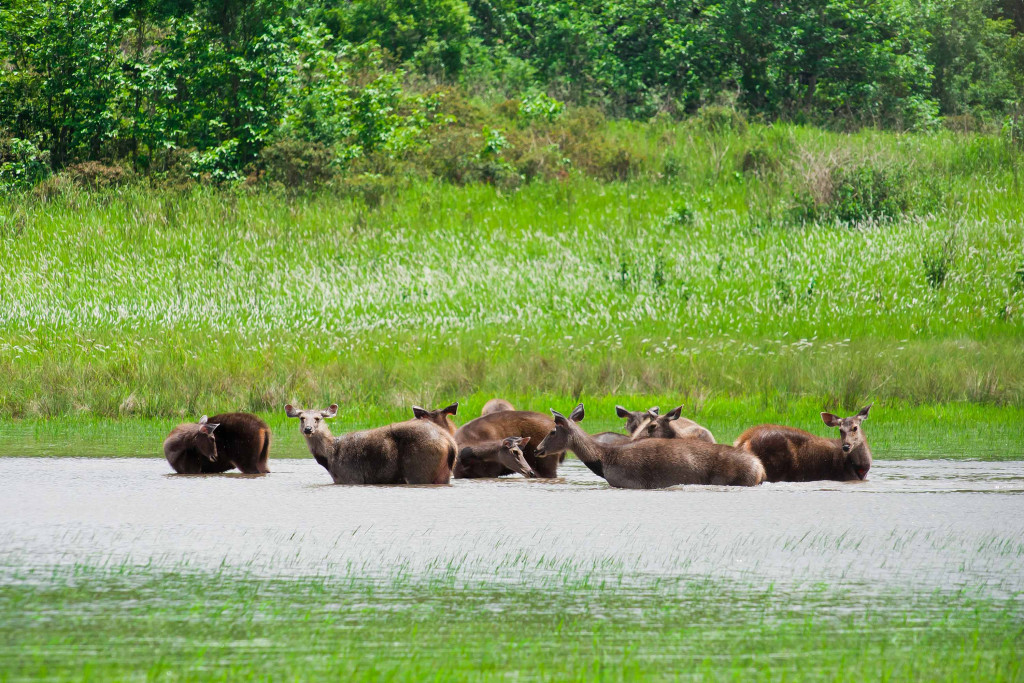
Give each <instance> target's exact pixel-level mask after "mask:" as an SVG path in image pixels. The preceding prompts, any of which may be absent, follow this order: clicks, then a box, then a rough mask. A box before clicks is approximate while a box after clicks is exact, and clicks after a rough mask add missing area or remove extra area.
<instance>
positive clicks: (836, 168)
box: [793, 162, 919, 224]
mask: <svg viewBox="0 0 1024 683" xmlns="http://www.w3.org/2000/svg"><path fill="white" fill-rule="evenodd" d="M915 180H919V179H918V178H916V177H915V176H914V175H913V174H912V173H911V172H910V170H909V169H908V167H907V166H906V165H900V164H893V163H890V164H885V163H872V162H861V163H856V162H854V163H849V164H834V165H831V166H829V167H826V168H825V169H823V170H818V171H817V172H816V173H812V174H809V176H808V177H807V178H806V179H805V181H804V186H803V187H802V188H800V189H799V190H798V191H797V192H796V194H795V196H794V199H795V206H794V208H793V213H794V216H795V217H796V218H798V219H800V220H804V221H823V222H834V221H839V222H842V223H850V224H852V223H859V222H862V221H867V220H874V221H887V220H892V219H895V218H898V217H899V216H900V215H901V214H903V213H905V212H907V211H909V210H910V208H911V206H912V205H913V200H914V198H915V190H916V189H918V188H916V187H915V186H914V181H915Z"/></svg>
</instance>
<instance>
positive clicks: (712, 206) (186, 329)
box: [0, 122, 1024, 451]
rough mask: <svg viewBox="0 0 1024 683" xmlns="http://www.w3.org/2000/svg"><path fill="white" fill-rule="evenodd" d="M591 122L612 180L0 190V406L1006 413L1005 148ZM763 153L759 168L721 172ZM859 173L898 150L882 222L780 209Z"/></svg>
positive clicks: (1008, 193)
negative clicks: (297, 193)
mask: <svg viewBox="0 0 1024 683" xmlns="http://www.w3.org/2000/svg"><path fill="white" fill-rule="evenodd" d="M607 125H608V127H609V133H608V134H609V135H610V136H611V137H612V138H613V139H615V140H617V141H618V142H617V144H620V145H623V146H625V147H627V148H629V149H632V150H634V151H635V152H636V156H637V158H638V159H642V160H644V162H643V165H641V167H640V170H639V171H638V172H637V174H636V177H635V179H634V180H631V181H628V182H618V183H602V182H599V181H597V180H593V179H587V178H583V177H578V176H573V177H571V178H570V179H568V180H566V181H563V182H537V183H533V184H528V185H525V186H523V187H522V188H520V189H518V190H507V189H505V190H503V189H499V188H495V187H490V186H479V185H478V186H466V187H457V186H452V185H445V184H439V183H432V182H426V181H409V182H407V183H400V184H397V185H394V186H393V190H392V191H391V192H389V193H388V194H387V195H386V196H385V197H384V199H383V202H382V203H381V204H380V205H379V206H377V205H368V204H367V202H366V201H364V199H363V197H362V196H361V195H359V194H355V195H353V194H351V193H335V192H332V191H325V192H322V193H320V194H316V195H309V196H301V197H290V198H289V197H285V196H280V195H276V194H270V193H256V194H245V193H231V192H214V191H197V192H195V193H193V194H185V195H179V194H173V193H168V192H165V191H149V190H146V189H145V188H141V187H134V188H126V189H122V190H117V191H113V192H109V193H100V194H89V193H78V192H70V193H67V194H62V195H59V196H57V197H54V198H50V199H38V198H37V199H33V198H31V197H19V198H8V199H6V200H0V263H2V264H3V267H2V268H0V416H4V417H17V418H23V417H27V418H33V419H35V418H46V417H54V416H72V415H85V416H100V417H115V416H124V417H129V416H143V417H162V418H171V417H183V416H188V417H192V416H198V415H199V414H202V413H203V412H207V413H213V412H216V411H219V410H223V409H246V410H253V411H258V412H271V411H277V410H279V409H280V406H281V405H283V404H284V403H285V402H287V401H294V402H298V403H300V404H328V403H330V402H337V403H339V404H341V405H342V413H343V414H345V415H356V416H357V417H354V418H353V419H354V421H355V422H365V421H367V420H366V418H367V417H369V416H378V415H385V414H386V415H391V414H400V413H404V411H405V410H407V408H408V406H409V405H411V404H413V403H421V404H439V403H441V402H442V401H443V402H448V401H450V400H456V399H465V398H466V397H471V396H486V395H516V396H526V397H533V396H538V395H548V396H556V397H577V396H594V397H599V398H602V397H606V396H620V397H621V396H627V397H628V396H633V395H657V396H665V397H667V398H666V399H665V400H664V401H662V403H664V404H666V405H667V404H670V403H685V404H687V405H688V406H696V407H697V408H698V410H699V409H700V406H703V405H705V404H713V403H714V401H716V400H723V401H729V400H737V401H740V402H745V404H746V405H749V406H757V405H764V406H769V407H770V406H773V405H777V404H779V403H782V404H785V403H788V402H790V401H793V400H801V401H802V400H804V399H806V400H807V403H801V406H802V409H803V407H804V406H806V407H810V408H811V409H810V411H809V412H807V411H805V412H801V413H783V412H782V411H779V412H778V413H776V414H780V415H782V416H783V417H784V418H785V420H786V421H787V422H792V423H796V422H800V421H802V420H807V419H810V418H813V416H814V415H815V414H816V413H817V412H818V411H819V410H821V409H833V410H836V411H838V412H843V411H849V410H852V409H854V408H856V407H859V404H863V403H867V402H869V401H875V402H876V404H879V405H892V406H896V405H908V406H929V405H942V404H947V403H953V404H960V403H974V404H980V405H991V406H1010V407H1016V408H1020V407H1021V406H1024V343H1022V340H1024V279H1022V276H1021V275H1020V272H1021V270H1022V269H1024V185H1022V183H1021V182H1020V179H1019V176H1020V172H1019V166H1020V158H1019V155H1016V156H1015V155H1014V154H1011V153H1010V152H1008V151H1007V149H1006V148H1005V146H1000V145H1001V143H999V142H998V140H996V139H994V138H983V137H977V138H968V137H957V136H952V135H948V134H947V135H938V136H915V135H903V136H901V135H895V134H888V133H878V132H871V131H867V132H864V133H860V134H857V135H850V136H843V135H837V134H827V133H823V132H820V131H815V130H811V129H805V128H800V127H794V126H775V127H771V128H766V127H759V126H753V127H751V130H750V132H748V133H747V134H745V135H743V136H739V135H735V136H733V137H721V136H715V135H710V134H707V133H702V132H701V131H697V130H694V129H693V127H692V126H686V125H679V126H665V125H662V124H648V125H639V124H623V123H615V122H612V123H609V124H607ZM755 147H756V148H759V149H762V150H767V151H766V152H764V154H767V155H768V157H769V158H771V159H775V160H776V161H777V162H778V165H777V166H775V167H771V168H772V169H774V170H771V169H769V170H765V171H763V172H762V171H752V172H746V173H745V172H743V171H742V163H743V161H742V160H743V158H744V155H745V152H746V151H747V150H750V149H753V148H755ZM857 164H861V165H863V164H872V165H873V166H872V167H873V168H874V167H878V168H889V167H890V166H893V165H895V166H896V167H898V168H900V169H903V170H905V171H906V173H907V176H906V177H907V178H909V180H906V181H899V182H900V183H903V184H901V185H900V186H899V187H897V188H895V189H896V190H898V192H899V193H902V194H901V195H900V196H904V195H905V196H907V197H911V198H913V202H911V204H910V205H909V206H908V208H907V210H906V212H905V213H904V214H903V215H902V216H901V217H900V218H899V219H898V220H896V221H893V222H885V221H883V222H875V221H873V220H870V219H868V220H865V221H861V222H858V223H856V224H854V225H845V224H837V223H821V224H818V223H808V224H805V223H802V222H800V221H799V220H796V219H795V218H794V217H793V215H794V214H793V213H792V209H793V207H794V206H796V205H798V204H799V201H798V200H799V198H800V197H803V196H805V195H807V193H809V192H812V190H814V192H818V194H821V192H822V191H823V190H822V188H821V187H819V186H820V185H821V182H823V181H822V180H821V179H822V177H826V178H827V177H831V176H830V175H829V174H830V173H831V172H832V171H834V170H835V169H836V168H846V167H847V166H850V165H854V166H856V165H857ZM669 171H671V173H670V172H669ZM893 182H896V181H893ZM826 184H827V183H826ZM826 189H827V188H826ZM825 195H827V192H826V193H825ZM815 196H817V195H815ZM864 202H866V204H865V206H866V207H867V208H870V206H868V204H870V201H869V199H864ZM371 204H372V203H371ZM567 402H568V403H571V402H572V399H570V400H569V401H566V400H565V399H564V398H559V399H558V403H559V405H564V404H566V403H567ZM530 403H531V404H535V403H536V401H534V400H532V399H531V400H530ZM539 407H541V408H546V407H547V406H545V405H541V406H539ZM744 410H745V411H747V412H748V413H749V417H751V418H754V419H753V421H754V422H759V421H762V419H761V417H760V413H759V414H758V415H756V416H755V415H753V412H754V411H753V409H748V408H744ZM768 412H770V411H768ZM723 425H724V426H723V428H724V429H726V430H729V429H733V428H736V427H738V426H739V424H738V423H732V422H728V423H723ZM961 426H962V425H961ZM1019 450H1020V449H1018V451H1019Z"/></svg>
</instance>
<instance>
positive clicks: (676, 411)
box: [665, 406, 683, 421]
mask: <svg viewBox="0 0 1024 683" xmlns="http://www.w3.org/2000/svg"><path fill="white" fill-rule="evenodd" d="M682 414H683V407H682V406H679V407H677V408H673V409H672V411H671V412H668V413H665V419H666V420H669V421H671V420H678V419H679V416H680V415H682Z"/></svg>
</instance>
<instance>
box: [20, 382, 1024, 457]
mask: <svg viewBox="0 0 1024 683" xmlns="http://www.w3.org/2000/svg"><path fill="white" fill-rule="evenodd" d="M460 398H461V399H462V402H461V404H460V410H459V415H458V416H457V417H456V423H457V424H463V423H465V422H467V421H468V420H470V419H472V418H474V417H476V416H478V415H479V414H480V409H481V408H482V407H483V404H484V403H485V402H486V401H487V399H489V398H491V396H490V395H488V394H476V395H471V396H468V397H460ZM510 398H511V399H512V400H513V402H514V404H515V405H516V406H517V407H519V408H523V409H530V410H538V411H541V412H545V413H546V412H547V411H548V409H550V408H554V409H556V410H560V411H562V412H565V411H568V410H570V409H571V408H572V407H573V406H574V405H575V404H576V402H577V398H578V399H579V400H582V401H584V403H585V405H586V408H587V416H586V419H585V421H584V425H585V427H586V428H587V429H588V430H590V431H591V432H598V431H606V430H607V431H621V430H622V423H623V421H622V420H621V419H619V418H617V417H616V416H615V405H616V404H624V405H626V406H628V407H630V408H636V409H640V408H647V407H650V406H652V405H657V406H660V407H661V408H662V409H663V410H668V409H669V408H670V407H673V401H674V400H676V399H677V398H678V397H676V396H666V395H661V396H658V395H646V394H643V395H623V396H615V395H612V396H601V397H596V396H580V397H573V396H555V395H542V396H537V395H533V396H515V395H511V396H510ZM446 403H447V402H446ZM687 411H688V414H690V415H691V416H693V419H695V420H697V421H699V422H700V423H701V424H704V425H706V426H707V427H708V428H709V429H710V430H711V431H712V433H713V434H714V435H715V437H716V438H717V439H718V440H719V441H720V442H723V443H732V441H733V440H734V439H735V438H736V437H737V436H739V434H740V433H741V432H742V431H743V430H744V429H746V428H747V427H750V426H752V425H754V424H761V423H765V422H771V423H776V424H790V425H793V426H797V427H800V428H803V429H807V430H809V431H811V432H813V433H815V434H821V435H825V436H834V432H835V430H829V429H828V428H827V427H825V426H824V425H823V424H822V422H821V419H820V418H819V417H818V413H819V412H820V408H819V407H818V403H817V399H814V398H802V399H799V398H790V399H784V398H781V397H778V396H776V397H774V399H773V400H770V401H767V402H766V401H763V400H761V399H760V398H758V397H746V398H740V399H733V398H711V399H708V400H706V401H704V402H702V403H699V404H695V405H688V406H687ZM260 416H261V417H262V418H263V419H265V420H266V421H267V423H268V424H269V425H270V428H271V430H272V431H273V433H274V441H273V450H272V452H271V456H272V457H273V458H275V459H278V458H308V457H310V456H309V451H308V449H307V447H306V444H305V442H304V441H303V439H302V436H301V435H300V434H299V430H298V422H297V421H296V420H289V419H287V418H286V417H285V416H284V412H283V410H277V411H273V412H265V413H260ZM411 416H412V411H411V410H410V409H409V408H408V407H397V408H392V407H383V406H380V405H377V404H372V403H360V404H354V405H348V406H347V407H346V410H345V411H344V412H343V413H341V414H339V416H338V417H337V418H336V419H334V420H333V421H332V422H331V424H330V427H331V429H332V430H333V431H334V433H336V434H340V433H342V432H345V431H350V430H355V429H368V428H370V427H374V426H378V425H381V424H386V423H388V422H395V421H399V420H405V419H409V418H410V417H411ZM180 421H181V418H178V417H123V418H107V417H100V416H90V415H69V416H63V417H55V418H25V419H18V420H10V419H7V420H0V456H80V457H81V456H84V457H109V456H116V457H163V450H162V444H163V440H164V438H165V437H166V436H167V434H168V433H169V432H170V431H171V429H172V428H173V427H174V425H176V424H177V423H178V422H180ZM1021 424H1024V409H1022V408H1019V407H1015V406H992V405H978V404H972V403H945V404H926V405H908V404H905V403H898V402H889V403H883V404H878V405H876V406H875V407H874V408H873V409H872V412H871V419H870V421H869V422H868V423H866V424H865V431H866V433H867V435H868V440H869V443H870V444H871V448H872V451H873V453H874V457H875V458H876V459H878V460H904V459H917V458H941V459H947V458H952V459H959V458H971V459H981V460H1016V459H1020V458H1024V433H1022V431H1021V427H1020V426H1021Z"/></svg>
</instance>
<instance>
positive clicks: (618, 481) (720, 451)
mask: <svg viewBox="0 0 1024 683" xmlns="http://www.w3.org/2000/svg"><path fill="white" fill-rule="evenodd" d="M551 414H552V415H553V416H554V422H555V426H554V429H552V430H551V431H550V432H549V433H548V435H547V436H545V437H544V440H543V441H541V443H540V444H539V445H538V446H537V452H538V453H539V454H541V455H546V454H548V453H550V452H558V451H562V450H566V449H568V450H571V451H572V452H573V453H575V454H576V457H577V458H579V459H580V460H581V461H582V462H583V464H584V465H586V466H587V467H588V468H589V469H590V471H591V472H593V473H594V474H596V475H598V476H599V477H602V478H603V479H604V480H605V481H607V482H608V484H609V485H611V486H614V487H616V488H627V489H658V488H666V487H669V486H676V485H678V484H712V485H724V486H757V485H759V484H760V483H761V482H763V481H764V479H765V471H764V466H763V465H762V464H761V461H760V460H758V459H757V458H756V457H754V456H753V455H752V454H750V453H748V452H746V451H744V450H742V449H739V448H734V447H732V446H727V445H725V444H711V443H707V442H705V441H699V440H697V439H658V438H650V439H639V440H636V441H630V442H629V443H627V444H624V445H621V446H610V445H607V444H603V443H600V442H599V441H597V440H595V439H594V438H593V437H592V436H590V435H589V434H587V433H586V432H585V431H583V428H582V427H580V426H579V423H580V422H582V421H583V418H584V414H585V413H584V408H583V404H582V403H580V404H579V405H577V406H576V408H574V409H573V411H572V413H570V415H569V417H565V416H564V415H562V414H561V413H559V412H558V411H556V410H552V411H551Z"/></svg>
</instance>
